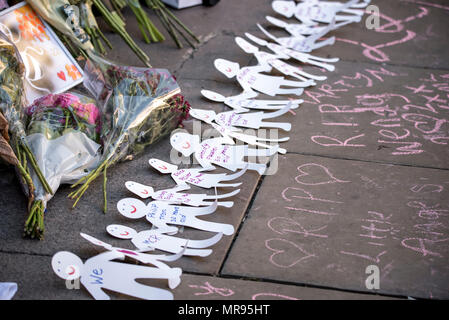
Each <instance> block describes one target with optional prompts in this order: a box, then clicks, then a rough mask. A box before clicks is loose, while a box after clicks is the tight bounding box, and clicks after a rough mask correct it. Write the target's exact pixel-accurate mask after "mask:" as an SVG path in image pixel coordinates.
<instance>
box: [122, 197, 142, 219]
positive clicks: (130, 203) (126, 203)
mask: <svg viewBox="0 0 449 320" xmlns="http://www.w3.org/2000/svg"><path fill="white" fill-rule="evenodd" d="M117 210H118V212H120V214H122V215H123V216H125V217H127V218H130V219H139V218H142V217H145V215H146V214H147V207H146V205H145V203H144V202H143V201H141V200H139V199H134V198H125V199H122V200H120V201H119V202H117Z"/></svg>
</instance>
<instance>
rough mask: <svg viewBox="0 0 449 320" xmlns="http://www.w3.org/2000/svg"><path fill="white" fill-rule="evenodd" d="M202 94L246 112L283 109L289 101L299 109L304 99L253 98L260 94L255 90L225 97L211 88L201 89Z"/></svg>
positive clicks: (292, 106)
mask: <svg viewBox="0 0 449 320" xmlns="http://www.w3.org/2000/svg"><path fill="white" fill-rule="evenodd" d="M201 94H202V95H203V96H204V97H205V98H207V99H209V100H212V101H215V102H224V103H225V104H226V105H227V106H228V107H231V108H232V109H234V110H235V111H237V112H246V111H249V109H259V110H279V109H282V108H283V107H284V106H285V105H286V104H287V103H289V102H291V108H292V109H297V108H298V107H299V105H300V104H301V103H303V102H304V100H302V99H296V100H294V99H291V100H257V99H252V98H255V97H257V96H258V93H257V92H255V91H252V90H251V91H249V92H243V93H241V94H239V95H236V96H230V97H225V96H223V95H221V94H219V93H217V92H214V91H210V90H201Z"/></svg>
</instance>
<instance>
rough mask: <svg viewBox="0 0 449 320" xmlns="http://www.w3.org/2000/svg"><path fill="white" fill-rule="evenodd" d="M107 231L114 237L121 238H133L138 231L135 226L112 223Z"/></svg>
mask: <svg viewBox="0 0 449 320" xmlns="http://www.w3.org/2000/svg"><path fill="white" fill-rule="evenodd" d="M106 231H107V232H108V233H109V234H110V235H111V236H113V237H116V238H119V239H127V240H129V239H132V238H134V237H135V236H136V235H137V231H136V230H134V229H133V228H130V227H127V226H122V225H120V224H110V225H108V226H107V227H106Z"/></svg>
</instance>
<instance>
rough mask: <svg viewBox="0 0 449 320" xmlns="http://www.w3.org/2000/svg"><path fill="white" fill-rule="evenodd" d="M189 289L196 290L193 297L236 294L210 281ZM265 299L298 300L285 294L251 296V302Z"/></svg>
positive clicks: (190, 286) (258, 293)
mask: <svg viewBox="0 0 449 320" xmlns="http://www.w3.org/2000/svg"><path fill="white" fill-rule="evenodd" d="M188 287H189V288H192V289H196V290H195V291H193V295H194V296H214V295H217V296H219V297H221V298H222V297H226V298H227V297H234V296H235V295H236V294H237V293H238V292H236V291H235V290H233V289H230V288H226V287H223V288H221V287H217V286H215V285H213V284H211V282H210V281H205V282H203V283H202V284H189V285H188ZM266 297H270V298H277V299H285V300H299V299H298V298H295V297H291V296H287V295H285V294H281V293H276V292H257V293H254V294H252V295H251V300H258V299H262V300H263V299H265V298H266Z"/></svg>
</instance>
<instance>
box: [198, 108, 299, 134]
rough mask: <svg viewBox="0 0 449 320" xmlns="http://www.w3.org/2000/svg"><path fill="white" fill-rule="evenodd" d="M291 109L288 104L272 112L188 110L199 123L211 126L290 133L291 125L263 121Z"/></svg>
mask: <svg viewBox="0 0 449 320" xmlns="http://www.w3.org/2000/svg"><path fill="white" fill-rule="evenodd" d="M290 109H291V107H290V105H289V104H287V105H286V106H284V107H283V108H282V109H279V110H277V111H274V112H269V113H266V112H263V111H259V112H247V113H246V112H236V111H226V112H221V113H218V114H216V113H215V111H213V110H203V109H194V108H190V112H189V114H190V115H191V116H192V117H194V118H196V119H198V120H201V121H204V122H206V123H209V124H212V123H213V122H214V121H215V123H217V124H219V125H220V126H222V127H225V128H235V127H243V128H252V129H259V128H277V129H282V130H285V131H290V130H291V128H292V125H291V124H290V123H286V122H266V121H263V120H265V119H272V118H276V117H280V116H282V115H283V114H286V113H287V112H288V111H290Z"/></svg>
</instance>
